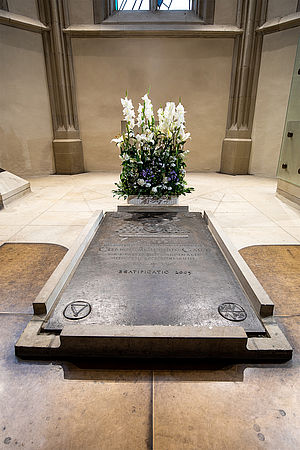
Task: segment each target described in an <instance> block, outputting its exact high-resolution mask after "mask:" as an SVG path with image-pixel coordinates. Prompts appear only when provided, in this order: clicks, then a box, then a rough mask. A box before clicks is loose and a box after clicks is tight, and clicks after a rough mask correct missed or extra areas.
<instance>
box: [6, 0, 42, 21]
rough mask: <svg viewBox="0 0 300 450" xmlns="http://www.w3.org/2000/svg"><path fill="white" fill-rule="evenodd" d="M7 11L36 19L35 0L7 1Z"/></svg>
mask: <svg viewBox="0 0 300 450" xmlns="http://www.w3.org/2000/svg"><path fill="white" fill-rule="evenodd" d="M7 6H8V10H9V11H10V12H12V13H14V14H21V15H22V16H27V17H31V18H32V19H38V12H37V7H36V0H7Z"/></svg>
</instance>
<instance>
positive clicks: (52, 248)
mask: <svg viewBox="0 0 300 450" xmlns="http://www.w3.org/2000/svg"><path fill="white" fill-rule="evenodd" d="M66 252H67V249H66V248H65V247H62V246H61V245H56V244H21V243H20V244H18V243H16V244H10V243H7V244H4V245H2V246H1V247H0V267H1V270H0V312H14V313H15V312H22V313H32V302H33V301H34V299H35V298H36V296H37V294H38V293H39V291H40V290H41V289H42V287H43V286H44V284H45V283H46V281H47V280H48V278H49V277H50V275H51V274H52V272H53V271H54V270H55V268H56V267H57V265H58V264H59V263H60V261H61V260H62V258H63V257H64V256H65V254H66Z"/></svg>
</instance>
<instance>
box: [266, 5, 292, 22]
mask: <svg viewBox="0 0 300 450" xmlns="http://www.w3.org/2000/svg"><path fill="white" fill-rule="evenodd" d="M297 4H298V0H269V1H268V11H267V19H268V20H270V19H274V18H275V17H283V16H287V15H288V14H293V13H295V12H296V9H297Z"/></svg>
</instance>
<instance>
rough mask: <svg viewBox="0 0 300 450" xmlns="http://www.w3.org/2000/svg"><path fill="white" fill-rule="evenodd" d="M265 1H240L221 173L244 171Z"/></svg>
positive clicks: (245, 169) (243, 172) (249, 150)
mask: <svg viewBox="0 0 300 450" xmlns="http://www.w3.org/2000/svg"><path fill="white" fill-rule="evenodd" d="M266 12H267V0H246V1H239V6H238V11H237V24H238V25H239V27H240V28H242V29H243V33H242V35H239V36H237V37H236V38H235V44H234V54H233V65H232V76H231V88H230V100H229V108H228V117H227V127H226V136H225V139H224V141H223V147H222V157H221V172H223V173H228V174H235V175H237V174H247V173H248V166H249V158H250V152H251V145H252V140H251V133H252V125H253V116H254V108H255V101H256V93H257V84H258V75H259V68H260V60H261V51H262V40H263V36H262V33H258V32H257V31H256V30H257V28H258V27H259V26H261V25H262V24H263V23H264V22H265V20H266Z"/></svg>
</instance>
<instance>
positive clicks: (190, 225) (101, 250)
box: [44, 212, 265, 334]
mask: <svg viewBox="0 0 300 450" xmlns="http://www.w3.org/2000/svg"><path fill="white" fill-rule="evenodd" d="M79 320H80V323H83V322H84V323H85V324H98V325H127V326H135V325H164V326H193V327H195V326H233V327H234V326H241V327H243V329H244V330H245V332H246V333H252V334H253V333H256V334H260V333H264V332H265V328H264V326H263V324H262V323H261V321H260V320H259V318H258V317H257V315H256V313H255V311H254V309H253V307H252V306H251V305H250V303H249V301H248V299H247V297H246V295H245V293H244V292H243V290H242V288H241V286H240V284H239V282H238V280H237V279H236V277H235V276H234V274H233V272H232V270H231V269H230V267H229V265H228V263H227V262H226V260H225V258H224V256H223V254H222V252H221V251H220V249H219V247H218V245H217V244H216V242H215V240H214V239H213V237H212V235H211V233H210V232H209V230H208V227H207V224H206V223H205V221H204V219H203V218H202V216H201V214H200V213H194V212H190V213H183V214H182V213H167V212H165V213H152V214H148V213H122V212H117V213H114V212H112V213H107V214H106V215H105V218H104V220H103V222H102V224H101V225H100V228H99V229H98V231H97V233H96V235H95V237H94V238H93V240H92V242H91V244H90V246H89V248H88V250H87V251H86V253H85V255H84V257H83V258H82V260H81V262H80V264H79V266H78V268H77V270H76V272H75V274H74V276H73V278H72V280H71V282H70V284H69V286H68V287H67V288H66V290H65V291H64V293H63V295H62V297H61V299H60V301H59V304H58V305H57V307H56V308H55V310H54V312H53V314H52V315H51V317H50V318H49V320H48V321H47V322H46V324H45V325H44V329H45V330H47V331H56V332H60V331H61V330H62V329H63V328H64V326H65V325H70V324H73V325H75V324H77V323H78V321H79Z"/></svg>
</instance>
